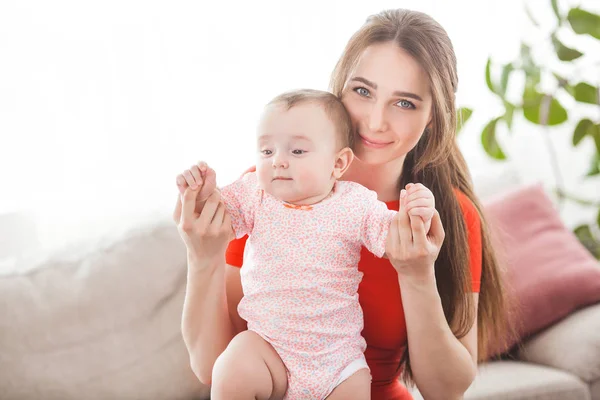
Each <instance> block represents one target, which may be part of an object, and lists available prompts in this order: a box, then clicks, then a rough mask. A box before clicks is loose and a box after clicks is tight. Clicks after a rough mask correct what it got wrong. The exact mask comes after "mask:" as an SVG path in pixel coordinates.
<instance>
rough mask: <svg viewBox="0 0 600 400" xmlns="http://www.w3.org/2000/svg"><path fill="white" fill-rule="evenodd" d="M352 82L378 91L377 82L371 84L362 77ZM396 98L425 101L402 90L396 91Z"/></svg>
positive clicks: (356, 77) (353, 79) (355, 78)
mask: <svg viewBox="0 0 600 400" xmlns="http://www.w3.org/2000/svg"><path fill="white" fill-rule="evenodd" d="M350 81H356V82H361V83H364V84H365V85H367V86H370V87H371V88H373V89H375V90H377V84H376V83H375V82H371V81H370V80H368V79H366V78H363V77H362V76H355V77H354V78H352V79H350ZM392 94H393V95H394V96H398V97H410V98H411V99H415V100H419V101H423V99H422V98H421V96H419V95H417V94H415V93H411V92H405V91H402V90H396V91H395V92H394V93H392Z"/></svg>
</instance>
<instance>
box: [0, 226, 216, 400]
mask: <svg viewBox="0 0 600 400" xmlns="http://www.w3.org/2000/svg"><path fill="white" fill-rule="evenodd" d="M18 271H21V272H16V271H13V272H11V273H9V274H5V275H3V276H0V315H2V318H0V371H2V372H1V373H0V393H1V396H2V397H3V398H7V399H20V400H28V399H32V400H33V399H36V400H37V399H42V398H43V399H62V400H69V399H92V400H93V399H103V400H104V399H144V400H149V399H192V398H202V397H206V396H207V395H208V389H207V388H206V387H203V386H202V385H201V384H200V383H199V382H198V380H197V379H196V377H195V376H194V375H193V373H192V371H191V369H190V367H189V357H188V355H187V351H186V349H185V346H184V343H183V340H182V338H181V333H180V326H181V311H182V306H183V298H184V293H185V282H186V253H185V247H184V246H183V244H182V242H181V240H180V238H179V235H178V232H177V229H176V227H175V226H174V224H173V223H171V222H169V221H164V222H160V223H155V224H152V225H148V226H145V227H143V228H138V229H135V230H131V231H129V232H127V233H125V234H122V235H121V236H119V237H114V238H113V239H112V240H111V242H110V243H106V242H105V243H89V245H88V246H86V248H81V247H80V248H79V249H78V250H73V249H70V250H65V251H64V252H62V253H60V254H58V255H55V256H53V257H51V258H46V259H42V260H38V261H36V262H34V263H33V264H30V265H26V266H21V268H18Z"/></svg>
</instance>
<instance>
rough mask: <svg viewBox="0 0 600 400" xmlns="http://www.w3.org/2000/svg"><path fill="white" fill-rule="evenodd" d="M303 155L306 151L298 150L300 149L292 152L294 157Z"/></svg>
mask: <svg viewBox="0 0 600 400" xmlns="http://www.w3.org/2000/svg"><path fill="white" fill-rule="evenodd" d="M304 153H306V151H304V150H300V149H295V150H292V154H293V155H295V156H300V155H302V154H304Z"/></svg>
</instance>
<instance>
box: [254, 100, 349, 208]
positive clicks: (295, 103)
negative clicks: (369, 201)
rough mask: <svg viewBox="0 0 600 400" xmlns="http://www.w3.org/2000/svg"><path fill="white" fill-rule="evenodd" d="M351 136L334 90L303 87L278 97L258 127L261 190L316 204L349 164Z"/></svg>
mask: <svg viewBox="0 0 600 400" xmlns="http://www.w3.org/2000/svg"><path fill="white" fill-rule="evenodd" d="M353 138H354V135H353V132H352V123H351V121H350V116H349V115H348V112H347V111H346V109H345V107H344V105H343V104H342V102H341V101H340V100H339V99H338V98H337V97H336V96H334V95H333V94H331V93H329V92H324V91H318V90H309V89H305V90H297V91H292V92H287V93H284V94H281V95H279V96H277V97H276V98H274V99H273V100H271V102H269V104H267V106H266V107H265V112H264V114H263V116H262V118H261V121H260V124H259V126H258V132H257V139H258V140H257V144H258V160H257V163H256V170H257V174H258V180H259V183H260V186H261V188H262V189H264V190H265V191H266V192H267V193H269V194H271V195H273V196H275V197H277V198H278V199H280V200H283V201H286V202H288V203H292V204H298V205H302V204H314V203H317V202H318V201H320V200H322V199H323V198H325V197H327V195H328V194H329V193H330V192H331V190H332V188H333V185H334V184H335V181H336V180H337V179H339V178H340V177H341V176H342V175H343V174H344V172H345V171H346V169H347V168H348V166H349V165H350V163H351V162H352V158H353V155H352V150H350V149H351V147H352V141H353Z"/></svg>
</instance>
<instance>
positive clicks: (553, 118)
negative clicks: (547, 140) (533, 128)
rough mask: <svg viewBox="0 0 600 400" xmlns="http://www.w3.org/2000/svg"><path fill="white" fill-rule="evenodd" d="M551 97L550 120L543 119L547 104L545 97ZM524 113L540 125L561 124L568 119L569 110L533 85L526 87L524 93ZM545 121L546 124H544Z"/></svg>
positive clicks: (528, 118)
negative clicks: (544, 108) (543, 111)
mask: <svg viewBox="0 0 600 400" xmlns="http://www.w3.org/2000/svg"><path fill="white" fill-rule="evenodd" d="M547 97H549V100H546V101H549V103H550V107H549V110H548V121H542V120H541V116H542V109H541V108H542V107H543V106H545V105H546V101H544V99H545V98H547ZM523 115H524V116H525V118H527V120H529V121H531V122H533V123H534V124H539V125H550V126H553V125H560V124H562V123H563V122H565V121H566V120H567V119H568V114H567V110H565V108H564V107H563V106H562V105H561V104H560V103H559V102H558V100H556V99H555V98H554V97H552V96H550V95H543V94H541V93H539V92H538V91H537V90H535V89H533V88H531V87H527V86H526V87H525V92H524V93H523ZM544 122H545V124H544Z"/></svg>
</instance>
